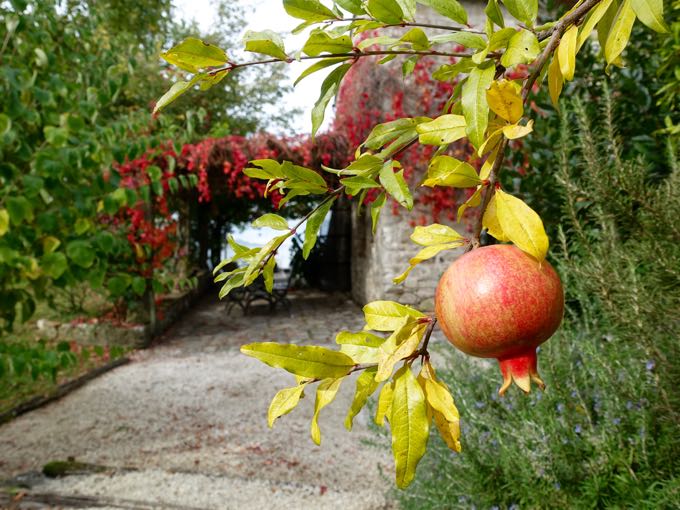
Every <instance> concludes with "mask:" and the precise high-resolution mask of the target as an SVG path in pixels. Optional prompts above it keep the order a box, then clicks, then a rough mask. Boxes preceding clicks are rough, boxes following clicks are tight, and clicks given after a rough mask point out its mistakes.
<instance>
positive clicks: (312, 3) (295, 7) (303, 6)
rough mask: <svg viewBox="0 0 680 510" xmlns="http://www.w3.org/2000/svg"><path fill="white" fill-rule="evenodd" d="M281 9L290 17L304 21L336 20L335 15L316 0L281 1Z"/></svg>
mask: <svg viewBox="0 0 680 510" xmlns="http://www.w3.org/2000/svg"><path fill="white" fill-rule="evenodd" d="M283 8H284V9H285V10H286V12H287V13H288V14H289V15H291V16H292V17H294V18H298V19H302V20H305V21H324V20H327V19H337V16H336V15H335V13H334V12H333V11H331V10H330V9H329V8H328V7H326V6H325V5H323V4H322V3H321V2H319V1H318V0H283Z"/></svg>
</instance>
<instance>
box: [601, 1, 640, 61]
mask: <svg viewBox="0 0 680 510" xmlns="http://www.w3.org/2000/svg"><path fill="white" fill-rule="evenodd" d="M633 23H635V11H633V7H632V6H631V4H630V0H624V2H623V3H622V4H621V7H619V11H618V12H617V13H616V18H615V19H614V22H613V23H612V26H611V28H610V29H609V35H607V42H606V43H605V47H604V57H605V59H606V60H607V64H613V63H614V61H615V60H616V59H617V57H618V56H619V55H621V53H623V50H624V49H625V48H626V45H627V44H628V39H630V33H631V31H632V30H633Z"/></svg>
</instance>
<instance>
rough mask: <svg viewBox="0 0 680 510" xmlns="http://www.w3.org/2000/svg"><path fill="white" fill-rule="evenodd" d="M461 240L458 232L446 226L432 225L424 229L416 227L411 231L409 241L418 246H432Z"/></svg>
mask: <svg viewBox="0 0 680 510" xmlns="http://www.w3.org/2000/svg"><path fill="white" fill-rule="evenodd" d="M462 238H463V236H461V235H460V234H459V233H458V232H456V231H455V230H453V229H452V228H451V227H449V226H447V225H440V224H439V223H433V224H432V225H427V226H426V227H421V226H418V227H416V228H415V229H413V234H411V241H413V242H414V243H416V244H419V245H420V246H432V245H435V244H445V243H453V242H456V241H460V240H461V239H462Z"/></svg>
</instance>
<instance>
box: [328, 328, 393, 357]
mask: <svg viewBox="0 0 680 510" xmlns="http://www.w3.org/2000/svg"><path fill="white" fill-rule="evenodd" d="M335 342H336V343H338V344H340V352H342V353H345V354H347V356H349V357H350V358H352V360H353V361H354V363H357V364H358V363H378V361H379V360H380V351H379V350H378V347H380V346H381V345H382V344H383V343H384V342H385V339H384V338H382V337H379V336H377V335H374V334H372V333H369V332H367V331H359V332H357V333H351V332H349V331H341V332H340V333H338V335H337V336H336V337H335Z"/></svg>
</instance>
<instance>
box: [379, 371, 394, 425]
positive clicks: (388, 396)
mask: <svg viewBox="0 0 680 510" xmlns="http://www.w3.org/2000/svg"><path fill="white" fill-rule="evenodd" d="M393 395H394V382H391V383H385V384H384V385H383V387H382V389H381V390H380V395H379V396H378V406H377V408H376V411H375V423H376V425H380V426H381V427H382V426H384V425H385V417H387V418H388V419H389V416H390V413H391V412H392V397H393Z"/></svg>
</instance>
